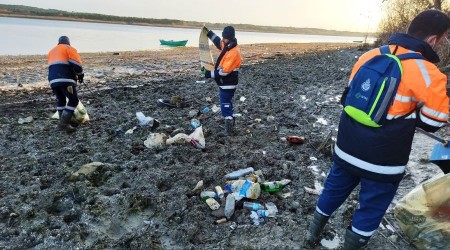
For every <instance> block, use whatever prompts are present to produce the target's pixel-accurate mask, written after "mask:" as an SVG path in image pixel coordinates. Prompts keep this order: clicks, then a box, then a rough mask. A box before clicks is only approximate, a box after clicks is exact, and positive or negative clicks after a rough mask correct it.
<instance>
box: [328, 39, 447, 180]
mask: <svg viewBox="0 0 450 250" xmlns="http://www.w3.org/2000/svg"><path fill="white" fill-rule="evenodd" d="M391 39H394V41H399V43H400V44H402V43H404V44H405V45H404V46H400V44H398V45H390V46H389V47H390V51H391V53H393V51H395V47H396V46H398V47H397V50H396V53H395V54H396V55H401V54H404V53H421V54H422V51H413V50H410V49H406V48H405V47H407V46H410V47H414V48H422V49H423V53H424V54H422V55H423V56H424V57H425V58H427V59H428V58H434V59H435V58H436V57H437V55H436V53H435V52H434V51H432V49H431V47H429V45H428V44H426V43H425V42H423V41H420V40H417V39H414V38H412V37H410V36H407V35H403V34H400V35H396V36H393V37H391ZM395 39H396V40H395ZM405 41H406V42H405ZM424 48H425V49H424ZM380 53H381V52H380V50H379V49H378V48H376V49H373V50H370V51H368V52H367V53H365V54H364V55H362V56H361V57H360V59H359V60H358V62H357V63H356V64H355V65H354V67H353V70H352V72H351V75H350V80H351V79H353V77H354V76H355V74H356V72H357V71H358V69H359V68H360V67H361V65H363V64H364V63H365V62H366V61H368V60H370V59H371V58H373V57H374V56H376V55H379V54H380ZM437 58H438V57H437ZM401 64H402V67H403V75H402V78H401V81H400V84H399V87H398V91H397V93H396V96H395V100H394V102H393V104H392V106H390V108H389V109H388V116H387V119H388V120H387V121H386V123H385V124H384V125H383V126H381V127H379V128H373V127H369V126H365V125H362V124H360V123H359V122H357V121H355V120H353V119H352V118H351V117H350V116H348V115H347V114H346V113H345V112H342V113H341V118H340V122H339V130H338V135H337V141H336V145H335V148H334V161H335V163H337V164H339V165H340V166H343V167H344V168H346V169H347V170H349V171H350V172H352V173H354V174H356V175H358V176H361V177H364V178H368V179H372V180H376V181H381V182H397V181H400V180H401V179H402V178H403V175H404V173H405V168H406V164H407V163H408V160H409V154H410V152H411V147H412V141H413V138H414V134H415V128H416V126H419V127H421V128H423V129H425V130H427V131H436V130H438V129H439V128H441V127H443V126H444V125H445V124H446V123H447V121H448V115H449V98H448V96H447V91H446V86H447V77H446V76H445V75H444V74H443V73H442V72H440V71H439V69H438V68H437V66H436V65H434V64H433V63H431V62H430V61H427V60H425V59H408V60H402V61H401Z"/></svg>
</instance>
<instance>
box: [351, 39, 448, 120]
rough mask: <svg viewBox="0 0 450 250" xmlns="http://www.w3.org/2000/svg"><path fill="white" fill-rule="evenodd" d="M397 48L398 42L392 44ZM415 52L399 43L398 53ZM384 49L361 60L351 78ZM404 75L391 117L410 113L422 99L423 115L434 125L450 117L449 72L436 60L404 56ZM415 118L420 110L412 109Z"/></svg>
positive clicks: (366, 54) (423, 118) (421, 113)
mask: <svg viewBox="0 0 450 250" xmlns="http://www.w3.org/2000/svg"><path fill="white" fill-rule="evenodd" d="M389 48H390V50H391V51H394V49H395V45H390V46H389ZM409 52H413V51H410V50H408V49H405V48H403V47H400V46H399V47H398V49H397V52H396V55H401V54H405V53H409ZM379 54H380V50H379V49H374V50H371V51H369V52H367V53H365V54H364V55H362V56H361V58H360V59H359V60H358V62H357V63H356V64H355V66H354V67H353V70H352V73H351V75H350V81H351V80H352V79H353V77H354V76H355V74H356V72H357V71H358V69H359V68H360V67H361V65H363V64H364V63H365V62H366V61H368V60H369V59H371V58H372V57H374V56H376V55H379ZM401 63H402V67H403V75H402V79H401V81H400V85H399V87H398V91H397V94H396V96H395V100H394V103H393V105H392V106H391V107H390V108H389V110H388V116H387V119H388V120H392V119H395V118H399V117H401V116H404V115H406V114H408V113H410V112H411V111H412V110H413V109H415V108H416V105H417V104H419V103H420V105H422V104H423V107H422V108H421V109H420V114H419V115H420V119H421V120H422V121H423V122H424V123H426V124H428V125H430V126H433V127H442V126H444V125H445V123H447V121H448V114H449V99H448V97H447V89H446V85H447V76H446V75H445V74H443V73H442V72H440V71H439V69H438V68H437V67H436V65H434V64H433V63H431V62H429V61H426V60H421V59H414V60H403V61H401ZM411 116H412V117H411V118H415V116H416V114H415V113H412V114H411Z"/></svg>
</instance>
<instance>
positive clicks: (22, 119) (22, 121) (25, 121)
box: [18, 116, 34, 124]
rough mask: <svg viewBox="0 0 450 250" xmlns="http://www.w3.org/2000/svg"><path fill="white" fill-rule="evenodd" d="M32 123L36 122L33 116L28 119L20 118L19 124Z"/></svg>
mask: <svg viewBox="0 0 450 250" xmlns="http://www.w3.org/2000/svg"><path fill="white" fill-rule="evenodd" d="M32 121H34V119H33V117H32V116H28V117H27V118H19V121H18V123H19V124H24V123H30V122H32Z"/></svg>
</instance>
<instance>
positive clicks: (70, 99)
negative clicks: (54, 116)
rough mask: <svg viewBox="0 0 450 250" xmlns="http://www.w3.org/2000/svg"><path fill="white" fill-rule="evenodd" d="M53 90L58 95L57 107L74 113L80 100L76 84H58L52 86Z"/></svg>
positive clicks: (59, 109)
mask: <svg viewBox="0 0 450 250" xmlns="http://www.w3.org/2000/svg"><path fill="white" fill-rule="evenodd" d="M52 90H53V93H54V94H55V96H56V109H57V110H58V111H62V110H67V111H69V112H72V113H73V112H74V111H75V108H76V107H77V105H78V102H79V99H78V95H77V88H76V86H73V85H70V86H57V87H52ZM66 98H67V99H66ZM66 100H67V101H66Z"/></svg>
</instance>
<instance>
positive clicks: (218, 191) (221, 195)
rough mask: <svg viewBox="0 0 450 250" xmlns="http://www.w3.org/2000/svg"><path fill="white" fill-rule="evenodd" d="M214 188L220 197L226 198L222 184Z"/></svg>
mask: <svg viewBox="0 0 450 250" xmlns="http://www.w3.org/2000/svg"><path fill="white" fill-rule="evenodd" d="M214 189H216V193H217V196H218V197H219V198H220V199H223V198H224V193H223V189H222V187H221V186H215V187H214Z"/></svg>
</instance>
